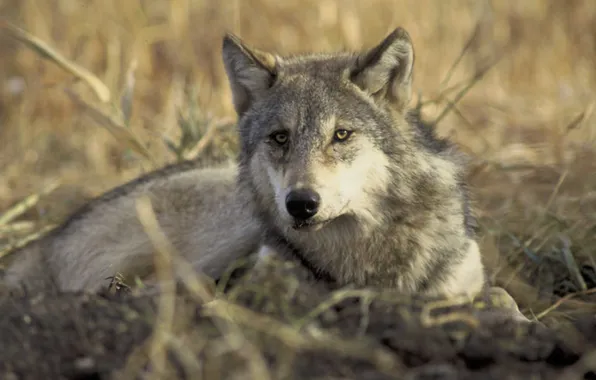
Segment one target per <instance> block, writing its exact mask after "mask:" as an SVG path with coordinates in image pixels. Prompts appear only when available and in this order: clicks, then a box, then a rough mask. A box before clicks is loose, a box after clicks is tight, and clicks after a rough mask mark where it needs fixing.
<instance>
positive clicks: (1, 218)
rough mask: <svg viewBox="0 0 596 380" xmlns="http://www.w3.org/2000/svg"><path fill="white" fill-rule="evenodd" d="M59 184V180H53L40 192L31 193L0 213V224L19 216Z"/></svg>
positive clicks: (2, 224)
mask: <svg viewBox="0 0 596 380" xmlns="http://www.w3.org/2000/svg"><path fill="white" fill-rule="evenodd" d="M59 185H60V183H59V182H53V183H51V184H50V185H49V186H47V187H46V188H45V189H43V191H42V192H41V193H38V194H31V195H29V196H28V197H26V198H25V199H23V200H22V201H20V202H19V203H17V204H16V205H14V206H13V207H11V208H9V209H8V210H6V211H5V212H4V213H3V214H0V226H4V225H7V224H8V223H10V222H11V221H13V220H15V219H16V218H18V217H19V216H21V215H23V214H24V213H25V212H26V211H27V210H29V209H31V207H33V206H35V205H36V204H37V202H39V200H40V198H41V197H42V195H46V194H49V193H51V192H52V191H54V190H55V189H56V188H57V187H58V186H59Z"/></svg>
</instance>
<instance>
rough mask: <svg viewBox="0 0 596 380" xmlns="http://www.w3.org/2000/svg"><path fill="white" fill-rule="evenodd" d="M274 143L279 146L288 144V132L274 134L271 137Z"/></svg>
mask: <svg viewBox="0 0 596 380" xmlns="http://www.w3.org/2000/svg"><path fill="white" fill-rule="evenodd" d="M270 137H271V138H272V139H273V141H275V142H276V143H278V144H279V145H284V144H285V143H287V142H288V133H287V132H275V133H272V134H271V136H270Z"/></svg>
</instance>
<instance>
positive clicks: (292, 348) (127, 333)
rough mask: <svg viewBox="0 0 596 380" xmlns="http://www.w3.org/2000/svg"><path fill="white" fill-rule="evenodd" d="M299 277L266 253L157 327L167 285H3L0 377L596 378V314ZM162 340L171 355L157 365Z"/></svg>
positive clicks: (175, 303) (179, 300) (179, 304)
mask: <svg viewBox="0 0 596 380" xmlns="http://www.w3.org/2000/svg"><path fill="white" fill-rule="evenodd" d="M307 281H308V276H307V275H305V274H304V273H303V272H302V269H301V268H300V267H298V266H296V265H294V264H293V263H281V262H273V263H271V264H270V265H269V266H267V267H264V268H260V269H258V270H253V271H248V272H247V273H245V274H244V275H243V276H236V277H235V278H234V279H233V280H231V282H229V283H228V284H226V286H223V285H222V284H221V283H220V284H218V286H219V287H220V289H224V288H225V289H226V292H225V294H226V295H225V296H224V295H221V294H220V295H219V296H215V297H213V298H211V299H209V300H205V301H199V299H200V298H201V293H200V292H195V291H193V290H191V289H192V287H188V288H184V286H180V287H179V288H178V291H177V293H176V294H177V297H176V298H175V299H174V298H168V299H169V301H170V302H172V303H171V304H170V307H172V310H171V311H174V310H175V313H173V314H172V315H173V317H172V319H171V320H170V322H169V324H168V326H170V327H166V328H164V330H160V331H162V332H161V333H163V335H160V334H161V333H157V332H155V331H156V330H155V326H156V321H157V320H159V321H161V322H160V323H162V324H165V323H167V322H165V319H161V318H163V315H165V314H167V311H166V312H164V310H166V309H164V308H161V307H160V302H161V301H160V299H162V298H160V297H168V296H167V294H170V293H166V291H165V290H164V291H163V292H160V291H158V290H156V289H151V288H147V289H145V290H143V291H142V292H134V291H124V290H118V291H114V292H106V293H104V294H101V295H84V294H57V295H51V296H40V297H37V298H35V299H31V298H28V297H24V296H23V295H20V294H16V295H15V294H13V295H12V296H11V297H7V298H4V299H3V300H2V301H1V302H0V312H1V314H2V316H3V318H2V319H1V320H0V339H1V341H2V343H3V349H2V351H1V352H0V374H2V378H5V379H42V378H52V379H61V378H64V379H104V378H115V379H130V378H135V377H134V376H133V375H136V376H137V378H145V377H141V376H142V375H141V373H143V374H145V375H146V374H149V373H151V372H152V371H156V370H157V368H162V370H163V371H164V372H162V373H163V374H164V377H163V378H168V379H174V378H180V379H195V378H207V379H216V378H217V379H220V378H221V379H224V378H225V379H237V378H248V377H246V376H247V374H250V375H252V377H251V378H254V379H265V378H275V379H278V378H279V379H281V378H284V379H304V378H309V379H314V378H321V379H323V378H325V379H339V378H343V379H347V378H350V379H429V378H432V379H455V378H457V379H530V378H532V379H563V378H564V379H590V378H593V376H596V368H595V367H594V360H593V359H594V352H595V351H593V348H591V346H592V347H593V345H594V344H595V343H596V319H594V316H593V313H592V314H591V315H589V314H588V313H586V314H584V315H582V316H578V317H576V319H575V321H574V323H565V324H562V323H559V324H557V326H556V327H551V328H548V327H546V326H545V325H543V324H540V323H521V322H514V321H512V320H511V319H510V318H508V317H507V315H506V314H501V315H500V316H499V315H498V314H497V313H499V311H501V310H504V309H502V308H501V307H500V306H499V305H498V304H497V302H495V301H494V300H493V301H491V299H490V298H484V299H482V301H483V302H481V300H480V299H479V300H478V301H477V302H476V303H475V304H472V303H469V302H459V303H458V302H444V301H442V300H439V299H434V300H429V299H426V300H423V299H420V298H407V297H404V296H400V295H398V294H391V293H387V292H386V293H381V292H379V293H375V292H372V291H362V290H356V289H335V290H333V291H331V290H330V289H326V288H325V287H324V286H321V285H314V284H312V283H310V282H307ZM122 289H123V288H122ZM205 289H209V288H208V287H205ZM209 294H214V293H213V292H209ZM215 294H218V293H217V292H215ZM166 302H168V301H166ZM162 305H163V304H162ZM152 334H154V335H152ZM160 348H165V350H166V352H167V354H166V359H165V361H164V362H163V363H165V364H164V365H163V366H161V367H157V366H156V365H155V364H154V363H156V362H157V359H156V356H155V355H158V354H155V353H156V352H158V350H159V349H160ZM152 349H153V350H156V351H152Z"/></svg>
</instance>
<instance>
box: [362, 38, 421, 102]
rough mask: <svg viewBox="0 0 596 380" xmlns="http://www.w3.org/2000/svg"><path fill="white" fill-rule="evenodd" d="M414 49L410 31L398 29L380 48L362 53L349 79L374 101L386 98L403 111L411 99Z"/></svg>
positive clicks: (378, 46)
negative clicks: (372, 97)
mask: <svg viewBox="0 0 596 380" xmlns="http://www.w3.org/2000/svg"><path fill="white" fill-rule="evenodd" d="M413 65H414V48H413V47H412V40H411V39H410V36H409V34H408V32H406V30H405V29H403V28H397V29H395V30H394V31H393V32H392V33H391V34H390V35H388V36H387V37H386V38H385V39H384V40H383V41H382V42H381V43H380V44H379V45H377V46H376V47H374V48H372V49H370V50H369V51H367V52H365V53H363V54H361V55H360V56H358V58H357V59H356V62H355V64H354V67H352V70H351V72H350V79H351V80H352V82H354V83H355V84H356V85H357V86H358V87H360V88H361V89H362V90H363V91H365V92H367V93H369V94H371V95H373V96H374V97H375V98H384V99H386V100H388V101H389V102H391V103H392V104H393V105H395V106H396V107H397V108H398V109H399V110H400V111H403V109H404V108H405V107H406V106H407V105H408V103H409V102H410V98H411V96H412V67H413Z"/></svg>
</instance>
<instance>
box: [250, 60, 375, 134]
mask: <svg viewBox="0 0 596 380" xmlns="http://www.w3.org/2000/svg"><path fill="white" fill-rule="evenodd" d="M354 60H355V58H354V57H353V56H352V55H348V54H344V55H337V56H326V55H322V56H318V55H308V56H294V57H290V58H281V59H280V60H279V61H278V66H277V70H276V76H275V82H274V84H273V85H272V86H271V87H270V88H269V89H268V92H267V94H266V95H265V96H263V97H262V99H261V101H260V102H255V104H254V107H253V109H252V110H253V111H254V112H255V113H259V114H261V115H264V116H267V117H269V118H272V122H279V123H288V122H289V121H288V120H286V118H288V117H291V118H292V120H293V121H294V122H295V124H300V123H304V122H314V121H317V122H321V121H322V122H325V121H327V119H330V118H334V119H335V120H336V121H340V119H344V122H347V121H358V120H359V119H360V118H361V116H363V112H364V113H366V112H367V111H372V110H369V108H370V106H371V104H370V103H369V102H367V101H366V100H365V99H364V98H363V97H362V96H361V94H358V92H357V91H358V90H357V88H356V86H355V85H354V84H353V83H351V82H350V81H348V80H347V76H349V70H350V67H351V65H353V62H354ZM354 107H356V108H354ZM251 116H252V115H251ZM276 119H277V120H276ZM287 127H288V128H292V127H293V126H292V125H288V126H287Z"/></svg>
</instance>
